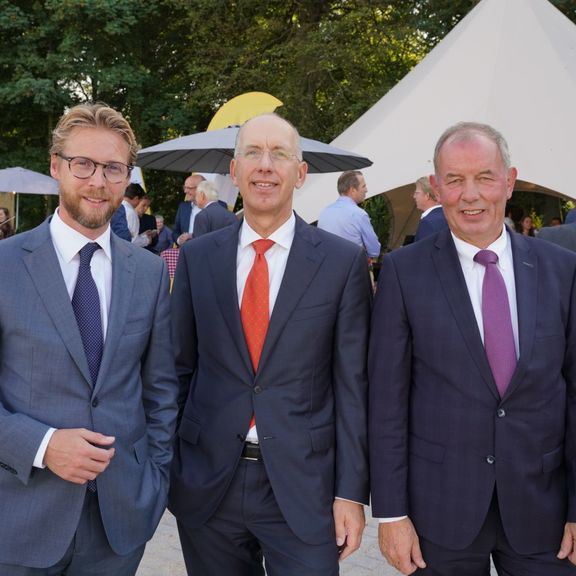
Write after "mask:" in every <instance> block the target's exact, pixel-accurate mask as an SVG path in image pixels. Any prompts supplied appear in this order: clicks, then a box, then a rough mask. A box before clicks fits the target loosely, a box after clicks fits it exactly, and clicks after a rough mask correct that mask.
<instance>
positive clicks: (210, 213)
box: [192, 180, 237, 238]
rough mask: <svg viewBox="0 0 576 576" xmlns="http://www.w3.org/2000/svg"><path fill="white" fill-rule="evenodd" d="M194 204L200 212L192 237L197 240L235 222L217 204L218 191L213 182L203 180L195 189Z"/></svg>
mask: <svg viewBox="0 0 576 576" xmlns="http://www.w3.org/2000/svg"><path fill="white" fill-rule="evenodd" d="M196 204H197V205H198V207H199V208H200V210H201V212H200V213H199V214H198V215H197V216H196V220H194V232H193V234H192V236H193V237H194V238H199V237H200V236H202V235H204V234H208V232H213V231H214V230H220V228H224V227H226V226H230V225H231V224H235V223H236V222H237V218H236V216H234V214H233V213H232V212H230V210H228V208H225V207H224V206H222V204H220V202H218V190H217V188H216V185H215V184H214V182H209V181H208V180H204V181H203V182H200V184H198V188H197V189H196Z"/></svg>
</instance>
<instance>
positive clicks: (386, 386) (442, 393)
mask: <svg viewBox="0 0 576 576" xmlns="http://www.w3.org/2000/svg"><path fill="white" fill-rule="evenodd" d="M509 238H510V241H511V243H512V253H513V259H514V276H515V284H516V295H517V307H518V323H519V346H520V358H519V361H518V365H517V368H516V372H515V373H514V376H513V378H512V381H511V383H510V385H509V387H508V389H507V391H506V394H505V395H504V397H503V398H502V399H500V397H499V395H498V392H497V389H496V385H495V383H494V380H493V377H492V373H491V371H490V367H489V364H488V361H487V358H486V354H485V352H484V347H483V344H482V340H481V337H480V332H479V330H478V326H477V323H476V319H475V316H474V312H473V309H472V304H471V302H470V298H469V296H468V291H467V288H466V283H465V280H464V275H463V273H462V269H461V266H460V263H459V260H458V256H457V253H456V248H455V246H454V242H453V241H452V237H451V235H450V231H449V230H446V231H444V232H440V233H439V234H437V235H436V236H433V237H430V238H427V239H425V240H423V241H422V242H418V243H416V244H413V245H411V246H407V247H404V248H402V249H401V250H397V251H395V252H391V253H390V254H387V255H386V256H385V257H384V261H383V264H382V271H381V272H380V277H379V282H378V292H377V296H376V303H375V307H374V314H373V322H372V336H371V346H370V355H369V378H370V452H371V486H372V510H373V514H374V515H375V516H377V517H395V516H401V515H405V514H407V515H409V516H410V518H411V519H412V521H413V522H414V524H415V527H416V530H417V532H418V533H419V534H421V535H422V536H424V537H425V538H426V539H428V540H431V541H433V542H435V543H437V544H439V545H441V546H444V547H447V548H451V549H462V548H464V547H466V546H468V545H469V544H470V543H471V542H472V541H473V539H474V538H475V536H476V535H477V534H478V532H479V530H480V528H481V526H482V524H483V522H484V519H485V517H486V514H487V511H488V508H489V506H490V501H491V499H492V495H493V493H494V490H495V489H496V490H497V493H498V502H499V506H500V514H501V517H502V523H503V525H504V529H505V532H506V535H507V537H508V540H509V541H510V544H511V545H512V547H513V548H514V549H515V550H516V551H517V552H518V553H522V554H530V553H533V552H542V551H545V550H557V549H558V548H559V545H560V541H561V538H562V533H563V527H564V523H565V522H566V520H567V519H568V520H570V521H572V522H574V521H576V499H575V489H576V476H575V474H574V465H575V463H576V460H575V458H576V454H575V440H576V426H575V423H576V255H574V254H571V253H569V252H567V251H565V250H562V249H561V248H558V247H556V246H553V245H551V244H548V243H546V242H542V241H539V240H537V239H534V238H526V237H523V236H521V235H519V234H514V233H512V234H509ZM423 287H424V288H423Z"/></svg>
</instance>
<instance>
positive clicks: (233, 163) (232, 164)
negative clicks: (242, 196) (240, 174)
mask: <svg viewBox="0 0 576 576" xmlns="http://www.w3.org/2000/svg"><path fill="white" fill-rule="evenodd" d="M230 178H232V182H234V186H236V187H238V180H237V179H236V158H232V160H230Z"/></svg>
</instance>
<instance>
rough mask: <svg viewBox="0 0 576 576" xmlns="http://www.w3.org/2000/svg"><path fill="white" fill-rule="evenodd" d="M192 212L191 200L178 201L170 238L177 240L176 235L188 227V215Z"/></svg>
mask: <svg viewBox="0 0 576 576" xmlns="http://www.w3.org/2000/svg"><path fill="white" fill-rule="evenodd" d="M191 214H192V202H180V204H179V205H178V210H177V211H176V220H175V221H174V226H172V238H173V240H174V242H177V240H178V237H179V236H180V235H181V234H184V232H188V230H189V229H190V216H191Z"/></svg>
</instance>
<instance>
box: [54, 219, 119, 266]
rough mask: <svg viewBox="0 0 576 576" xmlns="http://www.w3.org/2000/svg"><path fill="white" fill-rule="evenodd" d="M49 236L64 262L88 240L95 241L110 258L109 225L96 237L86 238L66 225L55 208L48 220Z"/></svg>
mask: <svg viewBox="0 0 576 576" xmlns="http://www.w3.org/2000/svg"><path fill="white" fill-rule="evenodd" d="M50 236H51V237H52V242H53V243H54V247H55V248H56V250H57V251H58V253H59V254H60V256H61V257H62V259H63V260H64V262H66V263H68V262H70V261H71V260H72V258H74V256H76V254H78V252H79V251H80V250H81V249H82V248H84V246H85V245H86V244H88V243H89V242H97V243H98V244H99V245H100V248H102V250H103V251H104V254H106V257H107V258H108V259H109V260H112V250H111V248H110V226H109V225H108V226H107V227H106V230H105V231H104V232H103V233H102V234H101V235H100V236H98V238H96V240H91V239H90V238H86V236H84V235H82V234H80V232H77V231H76V230H74V228H71V227H70V226H68V224H66V223H65V222H64V221H63V220H62V218H60V214H59V211H58V209H57V210H56V212H55V213H54V215H53V216H52V219H51V220H50Z"/></svg>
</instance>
